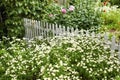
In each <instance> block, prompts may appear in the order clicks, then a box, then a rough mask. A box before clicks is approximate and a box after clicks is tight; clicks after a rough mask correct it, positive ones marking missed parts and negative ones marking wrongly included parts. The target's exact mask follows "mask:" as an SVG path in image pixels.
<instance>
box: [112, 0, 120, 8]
mask: <svg viewBox="0 0 120 80" xmlns="http://www.w3.org/2000/svg"><path fill="white" fill-rule="evenodd" d="M110 3H111V5H118V6H119V7H120V0H110Z"/></svg>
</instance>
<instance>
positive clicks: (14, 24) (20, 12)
mask: <svg viewBox="0 0 120 80" xmlns="http://www.w3.org/2000/svg"><path fill="white" fill-rule="evenodd" d="M46 5H48V0H29V1H27V0H23V1H19V0H15V1H11V0H7V1H6V0H0V13H1V16H0V19H1V20H2V21H1V22H0V36H8V37H11V36H16V37H23V36H24V27H23V22H22V21H23V18H30V19H37V20H39V19H40V20H41V19H42V15H43V14H44V13H45V11H44V8H45V6H46ZM3 30H4V31H3Z"/></svg>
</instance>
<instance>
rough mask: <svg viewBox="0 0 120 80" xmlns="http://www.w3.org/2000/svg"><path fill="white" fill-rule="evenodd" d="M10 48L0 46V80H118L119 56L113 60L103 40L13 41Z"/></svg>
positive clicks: (85, 37)
mask: <svg viewBox="0 0 120 80" xmlns="http://www.w3.org/2000/svg"><path fill="white" fill-rule="evenodd" d="M5 40H6V39H5ZM7 40H8V41H9V39H7ZM0 43H1V44H4V43H5V42H3V41H0ZM8 45H9V46H8V47H4V45H1V46H2V49H1V50H0V67H1V68H0V70H1V71H0V74H1V75H0V79H1V80H7V79H9V80H40V79H42V80H56V79H59V80H115V78H116V79H117V78H119V76H120V75H119V74H120V65H119V59H118V55H117V52H115V53H114V54H115V56H114V57H111V56H110V47H109V46H105V45H104V43H103V41H102V39H101V40H100V39H98V38H94V39H93V38H92V37H88V36H83V35H81V36H80V35H79V36H76V37H54V38H52V39H50V40H49V41H48V40H38V39H36V40H30V41H28V42H26V40H20V39H15V38H13V41H10V42H8ZM104 46H105V47H104Z"/></svg>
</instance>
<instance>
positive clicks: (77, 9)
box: [45, 0, 101, 29]
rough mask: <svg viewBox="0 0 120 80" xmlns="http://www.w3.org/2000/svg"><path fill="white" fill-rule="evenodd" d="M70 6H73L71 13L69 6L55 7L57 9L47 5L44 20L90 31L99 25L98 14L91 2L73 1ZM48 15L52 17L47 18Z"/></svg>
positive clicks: (85, 0)
mask: <svg viewBox="0 0 120 80" xmlns="http://www.w3.org/2000/svg"><path fill="white" fill-rule="evenodd" d="M72 6H74V9H73V10H72V11H71V10H70V8H71V6H68V7H65V6H58V5H57V7H53V6H52V5H49V6H48V7H47V9H46V10H49V11H48V12H47V15H46V16H45V18H46V19H47V21H49V22H52V23H57V24H61V25H64V26H71V27H78V28H79V29H90V28H91V27H96V26H97V27H98V26H99V25H100V24H101V19H100V12H99V11H95V2H93V1H91V0H75V1H74V3H73V4H72ZM53 8H54V9H53ZM63 9H64V10H65V12H64V13H63V12H62V10H63ZM50 14H52V15H53V16H49V15H50Z"/></svg>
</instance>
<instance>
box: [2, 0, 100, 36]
mask: <svg viewBox="0 0 120 80" xmlns="http://www.w3.org/2000/svg"><path fill="white" fill-rule="evenodd" d="M0 3H1V4H0V13H1V16H0V19H1V22H0V23H1V24H0V36H8V37H12V36H16V37H23V36H24V27H23V22H22V20H23V18H30V19H36V20H45V21H48V22H52V23H57V24H62V25H65V26H71V27H76V26H77V27H79V28H80V29H81V28H84V29H89V28H90V27H91V26H99V25H100V17H99V16H100V15H99V13H97V12H98V11H96V12H95V11H94V4H95V2H94V1H93V0H75V1H74V2H72V3H73V4H72V5H73V6H75V10H74V11H71V12H70V11H69V10H68V8H69V6H68V5H67V6H62V5H61V6H60V5H57V4H55V3H54V2H53V1H52V0H34V1H33V0H30V1H26V0H23V1H18V0H16V1H14V2H13V1H11V0H7V1H6V0H1V1H0ZM70 3H71V2H70ZM61 8H65V9H66V10H67V13H66V14H62V13H61ZM51 14H52V15H53V16H52V17H49V15H51Z"/></svg>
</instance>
